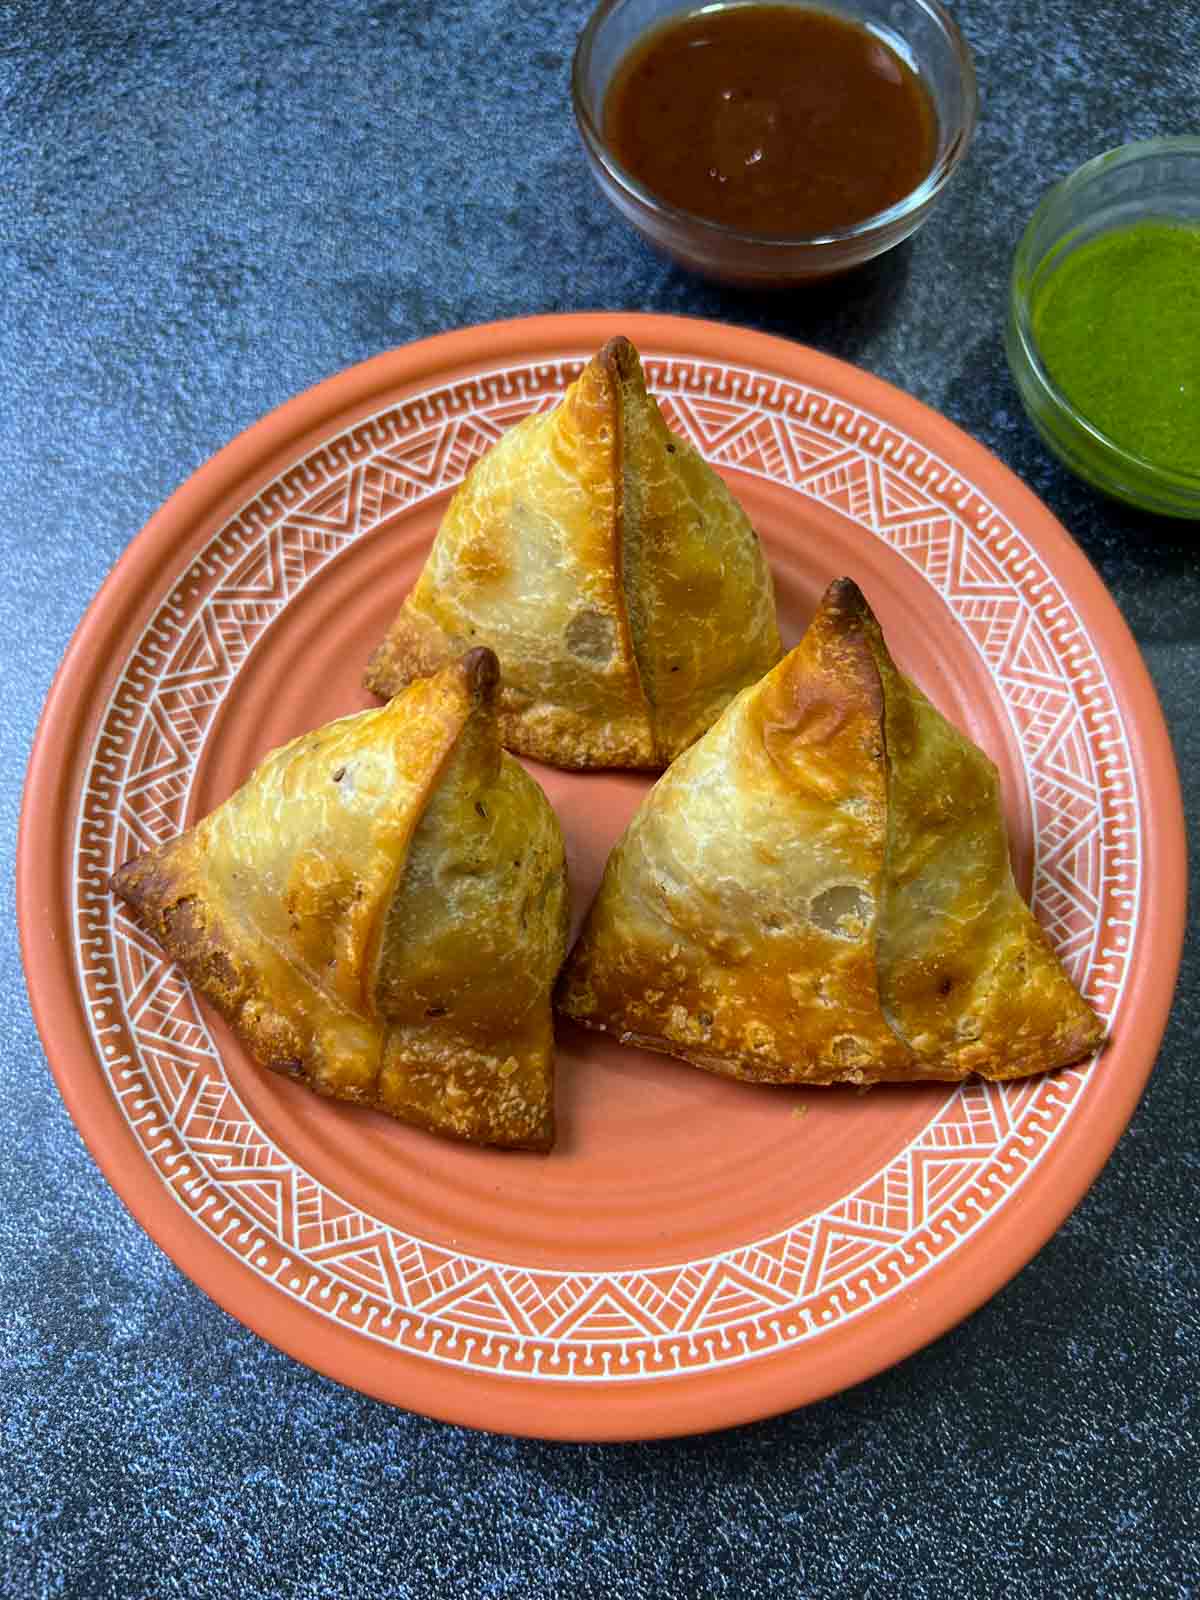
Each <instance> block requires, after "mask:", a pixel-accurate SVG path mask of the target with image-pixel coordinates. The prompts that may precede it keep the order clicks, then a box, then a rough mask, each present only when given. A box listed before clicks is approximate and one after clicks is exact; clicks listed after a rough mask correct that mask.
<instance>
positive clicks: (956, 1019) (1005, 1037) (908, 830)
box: [557, 579, 1103, 1084]
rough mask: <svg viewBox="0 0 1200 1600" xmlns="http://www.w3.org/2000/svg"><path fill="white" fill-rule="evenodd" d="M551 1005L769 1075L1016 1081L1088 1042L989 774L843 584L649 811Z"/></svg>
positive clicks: (720, 1067)
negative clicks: (1026, 896)
mask: <svg viewBox="0 0 1200 1600" xmlns="http://www.w3.org/2000/svg"><path fill="white" fill-rule="evenodd" d="M557 1003H558V1006H559V1008H560V1009H561V1010H562V1011H563V1012H565V1013H566V1015H567V1016H570V1017H574V1018H576V1019H577V1020H579V1021H580V1022H583V1023H586V1024H587V1025H588V1026H590V1027H594V1028H601V1029H605V1030H606V1031H608V1032H610V1033H612V1034H614V1035H616V1036H617V1037H618V1038H620V1039H621V1040H623V1041H625V1042H627V1043H633V1044H639V1045H644V1046H646V1047H648V1048H650V1049H653V1050H661V1051H665V1052H667V1053H668V1054H671V1055H677V1056H681V1057H683V1058H684V1059H686V1060H688V1061H691V1062H693V1063H695V1065H696V1066H699V1067H704V1068H707V1069H708V1070H709V1071H712V1072H718V1073H724V1074H726V1075H728V1076H730V1077H735V1078H746V1079H750V1080H753V1081H756V1082H771V1083H856V1084H870V1083H875V1082H877V1081H880V1080H892V1081H906V1080H915V1079H946V1080H955V1079H960V1078H965V1077H968V1076H970V1075H971V1074H975V1073H977V1074H980V1075H981V1076H983V1077H986V1078H1017V1077H1022V1076H1024V1075H1026V1074H1029V1073H1033V1072H1040V1071H1043V1070H1045V1069H1048V1068H1052V1067H1059V1066H1064V1065H1066V1064H1068V1063H1070V1062H1074V1061H1078V1060H1080V1059H1081V1058H1082V1057H1084V1056H1087V1055H1088V1054H1090V1053H1091V1052H1092V1051H1093V1050H1095V1049H1096V1048H1097V1046H1098V1045H1100V1044H1101V1043H1102V1039H1103V1033H1102V1029H1101V1026H1100V1024H1099V1022H1098V1021H1097V1019H1096V1017H1095V1016H1094V1015H1093V1014H1092V1012H1091V1010H1090V1009H1089V1007H1088V1006H1087V1005H1086V1003H1085V1002H1084V1001H1083V999H1082V998H1081V997H1080V995H1079V994H1078V992H1077V991H1076V989H1075V987H1074V985H1073V984H1072V982H1071V980H1070V978H1069V977H1068V976H1067V974H1066V972H1065V970H1064V969H1063V967H1062V964H1061V963H1060V961H1059V960H1058V957H1057V956H1056V955H1055V953H1054V951H1053V949H1052V948H1051V946H1050V944H1049V941H1048V940H1047V939H1046V937H1045V935H1044V934H1043V932H1042V931H1041V929H1040V928H1039V927H1038V925H1037V923H1036V922H1035V920H1034V918H1033V915H1032V913H1031V912H1030V910H1029V908H1028V907H1027V906H1026V905H1025V903H1024V901H1023V900H1022V899H1021V897H1020V894H1019V893H1018V891H1017V888H1016V885H1015V883H1014V881H1013V875H1012V868H1011V865H1010V862H1009V852H1008V842H1007V837H1006V834H1005V828H1004V821H1003V817H1002V814H1001V804H1000V790H999V782H998V776H997V772H996V769H995V767H994V766H993V765H992V763H991V761H989V760H988V758H987V756H985V755H984V754H983V752H982V751H980V750H978V749H977V748H976V747H975V746H974V745H973V744H972V743H971V742H970V741H969V740H968V739H966V738H964V737H963V735H962V734H960V733H958V732H956V730H955V729H954V728H952V727H951V726H950V724H949V723H948V722H947V721H946V720H945V718H944V717H942V716H941V714H940V713H939V712H938V711H936V710H935V709H934V707H933V706H932V705H931V704H930V703H929V701H928V700H927V699H926V698H925V696H924V695H923V694H922V693H921V692H920V690H919V689H917V688H916V687H915V686H914V685H913V684H912V683H910V682H909V681H908V680H907V679H906V678H905V677H903V676H902V674H901V673H900V672H899V671H898V670H897V668H896V666H895V664H894V663H893V661H892V659H891V656H890V655H889V654H888V650H887V646H886V644H885V643H884V640H883V636H882V634H881V632H880V630H879V626H878V624H877V622H876V621H875V618H874V617H873V615H872V614H871V611H870V609H869V608H868V606H867V604H866V601H865V600H864V599H863V597H862V595H861V594H860V593H859V591H858V589H857V588H856V587H855V586H854V584H853V583H851V582H850V581H849V580H846V579H843V580H841V581H840V582H838V583H835V584H833V585H832V587H831V588H830V589H829V590H828V592H827V593H826V595H825V598H824V600H823V601H822V603H821V606H820V609H819V610H818V612H817V614H816V617H815V618H814V620H813V622H812V625H811V626H810V628H809V629H808V632H807V633H806V634H805V635H804V638H803V639H802V640H801V642H800V644H799V645H798V646H797V647H796V648H795V649H794V650H793V651H792V652H791V653H790V654H789V655H788V656H786V657H785V659H784V660H783V661H782V662H780V664H779V665H778V666H777V667H776V668H775V669H774V671H773V672H771V673H770V674H769V675H768V676H767V677H766V678H764V679H763V680H762V682H761V683H759V684H757V685H755V686H754V687H753V688H751V689H747V690H746V691H745V692H744V693H742V694H741V695H739V697H738V698H737V699H736V700H735V701H734V702H733V704H732V705H731V706H730V707H729V709H728V710H727V711H726V712H725V714H724V715H723V716H722V717H721V719H720V720H719V721H718V722H717V724H716V726H715V727H713V728H712V729H711V730H710V731H709V733H707V734H706V735H705V737H704V738H703V739H701V740H700V741H699V743H697V744H695V745H693V746H692V748H691V749H690V750H688V751H687V752H686V753H685V754H684V755H683V756H681V757H680V759H679V760H678V761H677V762H676V763H675V764H674V766H672V767H671V768H670V770H669V771H668V772H667V773H666V774H665V776H664V777H662V778H661V779H660V780H659V782H658V783H657V784H656V785H655V787H654V788H653V789H652V790H651V792H650V794H649V795H648V796H647V797H646V800H645V801H644V803H643V805H642V807H641V809H640V810H639V812H638V813H637V815H636V816H635V817H634V819H633V821H632V822H631V823H630V825H629V828H628V830H627V832H626V833H625V835H624V837H623V838H622V840H621V841H620V843H619V844H618V846H617V848H616V849H615V850H614V851H613V854H612V856H611V857H610V859H609V862H608V866H607V869H606V871H605V874H604V879H603V882H602V884H601V887H600V891H599V894H598V896H597V898H596V901H595V903H594V905H593V906H592V909H591V912H590V914H589V916H588V919H587V922H586V924H585V926H584V929H583V932H582V935H581V937H580V939H579V942H578V944H577V945H576V947H575V949H574V951H573V952H572V955H571V957H570V959H569V961H568V963H567V966H566V968H565V970H564V973H563V976H562V978H561V980H560V985H559V989H558V998H557Z"/></svg>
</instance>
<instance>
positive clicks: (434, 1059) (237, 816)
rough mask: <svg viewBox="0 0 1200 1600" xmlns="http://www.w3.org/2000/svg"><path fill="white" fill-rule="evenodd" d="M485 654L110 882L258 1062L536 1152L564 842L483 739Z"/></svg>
mask: <svg viewBox="0 0 1200 1600" xmlns="http://www.w3.org/2000/svg"><path fill="white" fill-rule="evenodd" d="M498 686H499V677H498V667H497V663H496V659H495V656H494V655H493V654H492V652H491V651H489V650H484V649H479V650H474V651H471V652H470V653H469V654H467V655H466V656H464V657H463V658H462V659H461V660H460V661H458V662H455V663H453V664H452V665H450V666H449V667H447V668H445V669H443V670H442V671H441V672H440V673H438V674H437V675H436V676H434V677H432V678H427V679H422V680H420V681H418V682H417V683H414V684H413V686H412V687H411V688H410V689H409V690H407V691H406V692H405V693H404V694H402V695H399V696H397V697H396V698H395V699H394V700H393V701H392V702H391V703H390V704H389V705H387V706H385V707H382V708H381V709H380V710H377V711H368V712H362V713H359V714H358V715H356V716H351V717H344V718H342V719H340V720H339V721H337V722H333V723H329V724H327V725H326V726H325V727H323V728H320V729H317V730H316V731H315V732H314V733H311V734H305V735H304V736H303V737H301V738H300V739H297V740H294V741H293V742H292V743H291V744H289V745H286V746H285V747H283V749H281V750H277V751H275V752H273V753H272V754H271V755H269V756H268V757H267V758H266V760H265V761H264V762H263V763H262V765H261V766H260V767H259V768H258V769H257V771H256V772H255V773H254V774H253V775H252V776H251V777H250V779H249V780H248V781H247V782H246V784H245V785H243V787H242V788H241V789H239V790H238V791H237V793H236V794H234V795H233V796H231V798H230V799H229V800H228V801H226V802H225V804H224V805H222V806H220V807H219V808H218V809H217V810H216V811H214V812H213V813H211V814H210V815H209V816H208V817H206V818H204V819H203V821H201V822H200V823H198V824H197V825H196V826H195V827H194V828H192V829H191V830H189V831H188V832H187V833H185V834H183V835H181V836H180V837H179V838H177V839H173V840H171V841H170V842H169V843H167V844H165V845H162V846H160V847H159V848H157V849H155V850H151V851H149V852H147V853H146V854H145V855H143V856H139V857H137V858H136V859H135V860H133V861H130V862H128V863H126V865H125V866H123V867H121V868H120V870H119V871H118V872H116V873H114V874H113V878H112V887H113V889H114V891H115V892H116V893H117V894H118V895H120V896H121V898H122V899H123V900H124V901H125V902H126V903H127V905H128V906H129V907H130V909H131V910H132V912H133V914H134V916H135V918H136V919H137V921H138V922H139V923H140V924H141V925H142V927H143V928H144V929H145V930H146V931H147V932H148V933H149V934H150V935H151V936H152V937H153V938H154V939H155V940H156V941H157V942H158V943H159V944H160V945H161V946H162V948H163V949H164V950H165V951H166V952H167V953H168V955H170V956H171V957H172V958H173V959H174V960H175V961H177V962H178V963H179V965H180V966H181V967H182V969H183V971H184V972H185V974H186V975H187V978H188V980H189V982H190V983H191V984H192V985H193V987H194V988H195V989H196V990H197V991H198V992H199V993H200V994H202V995H203V996H204V997H205V998H206V999H207V1000H208V1001H209V1002H210V1003H211V1004H212V1005H213V1006H215V1007H216V1009H217V1010H218V1011H219V1012H220V1014H221V1015H222V1016H223V1017H224V1018H225V1020H226V1021H227V1022H228V1023H229V1024H230V1026H231V1027H232V1028H233V1029H234V1031H235V1033H236V1034H237V1035H238V1037H239V1038H240V1039H241V1041H242V1042H243V1044H244V1045H245V1046H246V1048H247V1049H248V1050H249V1051H250V1053H251V1054H252V1055H253V1056H254V1057H255V1058H256V1059H257V1060H258V1061H260V1062H261V1063H262V1064H263V1065H265V1066H268V1067H271V1068H273V1069H275V1070H276V1071H280V1072H285V1073H288V1074H291V1075H293V1076H296V1077H300V1078H303V1079H304V1080H305V1081H306V1082H307V1083H308V1084H309V1085H310V1086H311V1087H312V1088H313V1089H315V1090H316V1091H317V1093H319V1094H323V1095H327V1096H331V1097H332V1098H335V1099H340V1100H349V1101H352V1102H354V1103H356V1104H358V1105H368V1106H374V1107H375V1108H377V1109H378V1110H381V1111H385V1112H388V1113H390V1114H391V1115H393V1116H395V1117H398V1118H399V1119H401V1120H402V1121H405V1122H410V1123H413V1124H415V1125H416V1126H418V1127H422V1128H426V1129H428V1130H429V1131H430V1132H433V1133H439V1134H444V1135H447V1136H449V1137H452V1138H458V1139H465V1140H469V1141H472V1142H476V1143H487V1144H496V1145H502V1146H519V1147H525V1148H528V1149H534V1150H546V1149H549V1148H550V1145H551V1144H552V1142H553V1138H554V1108H553V1052H554V1041H553V1029H552V1020H551V1014H550V1003H549V996H550V987H551V984H552V983H553V980H554V975H555V973H556V972H557V970H558V968H559V966H560V965H561V962H562V956H563V953H564V950H565V946H566V927H567V892H566V869H565V864H564V854H563V844H562V835H561V832H560V830H559V827H558V823H557V820H556V818H555V817H554V814H553V811H552V810H551V808H550V805H549V802H548V801H547V800H546V797H545V795H544V794H543V793H542V791H541V789H540V788H539V787H538V786H537V784H536V783H535V782H534V781H533V779H532V778H530V777H529V776H528V774H527V773H526V772H525V771H524V770H523V769H522V768H521V766H520V765H519V763H517V762H516V761H514V760H513V759H512V758H511V757H510V756H508V755H505V754H504V753H503V752H502V751H501V749H500V746H499V739H498V735H497V728H496V716H495V709H494V707H495V698H496V693H497V689H498Z"/></svg>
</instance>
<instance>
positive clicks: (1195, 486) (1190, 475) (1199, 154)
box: [1008, 134, 1200, 514]
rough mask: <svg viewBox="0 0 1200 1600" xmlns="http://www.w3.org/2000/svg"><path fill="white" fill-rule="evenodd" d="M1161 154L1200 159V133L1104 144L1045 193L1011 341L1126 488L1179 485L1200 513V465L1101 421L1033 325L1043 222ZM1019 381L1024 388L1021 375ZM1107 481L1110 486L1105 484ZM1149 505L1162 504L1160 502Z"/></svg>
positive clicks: (1033, 221)
mask: <svg viewBox="0 0 1200 1600" xmlns="http://www.w3.org/2000/svg"><path fill="white" fill-rule="evenodd" d="M1161 155H1192V156H1195V157H1196V158H1197V161H1200V135H1197V134H1164V135H1161V136H1159V137H1156V138H1152V139H1135V140H1132V141H1130V142H1129V143H1127V144H1121V145H1114V146H1113V147H1112V148H1111V149H1108V150H1103V151H1101V152H1100V154H1099V155H1095V156H1090V157H1089V158H1088V160H1086V161H1084V162H1081V163H1080V165H1079V166H1078V167H1075V168H1074V169H1073V170H1072V171H1071V172H1069V173H1067V174H1066V175H1065V176H1063V177H1061V178H1059V179H1058V180H1057V182H1055V183H1053V184H1052V185H1051V186H1050V188H1049V189H1047V190H1046V192H1045V193H1044V194H1043V196H1042V198H1041V199H1040V200H1039V201H1038V204H1037V205H1036V206H1035V207H1034V209H1033V212H1032V213H1031V215H1030V217H1029V220H1028V222H1027V223H1026V224H1025V227H1024V229H1023V230H1022V233H1021V237H1020V240H1019V241H1018V243H1017V248H1016V250H1015V252H1014V254H1013V262H1012V270H1011V272H1010V275H1009V296H1008V302H1009V326H1010V331H1011V333H1012V336H1013V337H1012V338H1011V339H1010V341H1009V362H1010V365H1011V364H1012V358H1013V355H1014V353H1017V354H1019V357H1020V360H1021V362H1022V364H1023V366H1024V368H1025V377H1026V379H1027V381H1029V382H1031V383H1032V384H1033V385H1034V386H1035V387H1036V388H1037V389H1038V391H1039V393H1040V396H1041V397H1042V398H1043V399H1044V400H1046V401H1048V402H1049V403H1050V404H1051V405H1052V406H1053V407H1054V410H1055V411H1056V412H1057V413H1058V415H1059V416H1061V417H1062V418H1063V419H1064V420H1065V421H1066V422H1068V423H1069V424H1070V425H1071V426H1072V427H1073V428H1074V429H1076V430H1077V432H1078V433H1079V434H1081V435H1082V436H1083V438H1084V439H1085V441H1086V442H1087V443H1088V444H1089V445H1091V446H1092V448H1093V449H1094V450H1095V451H1096V452H1097V453H1098V454H1099V455H1100V457H1101V458H1102V459H1103V460H1104V462H1105V464H1106V465H1108V466H1110V467H1113V468H1115V469H1117V470H1119V471H1121V474H1122V475H1121V478H1120V479H1119V483H1120V488H1121V491H1122V492H1123V493H1125V494H1128V495H1129V496H1136V493H1137V489H1138V487H1139V480H1144V481H1145V482H1147V484H1149V485H1152V486H1153V487H1154V488H1156V489H1169V490H1176V491H1179V492H1181V493H1182V494H1184V495H1186V496H1189V497H1192V498H1193V499H1194V500H1195V502H1196V505H1195V510H1196V513H1197V514H1200V471H1196V472H1191V471H1189V470H1188V469H1186V468H1178V467H1169V466H1165V465H1163V464H1162V463H1161V462H1157V461H1151V460H1150V459H1149V458H1148V457H1146V456H1143V455H1139V454H1138V452H1137V451H1135V450H1130V449H1129V448H1128V447H1127V446H1125V445H1123V444H1121V443H1119V441H1117V440H1116V439H1114V438H1113V437H1112V435H1111V434H1108V433H1105V432H1104V430H1103V429H1102V428H1099V427H1097V426H1096V424H1095V423H1094V422H1092V420H1091V419H1090V418H1089V417H1088V416H1087V414H1086V413H1085V412H1083V411H1081V410H1080V409H1079V407H1078V406H1077V405H1075V403H1074V402H1073V401H1072V400H1071V399H1070V397H1069V396H1068V395H1067V394H1066V393H1065V392H1064V391H1063V389H1061V388H1060V387H1059V385H1058V384H1057V383H1056V382H1055V381H1054V379H1053V378H1052V377H1051V375H1050V372H1049V370H1048V369H1047V367H1046V364H1045V362H1044V361H1043V360H1042V353H1041V349H1040V347H1039V345H1038V342H1037V338H1036V335H1035V333H1034V329H1033V317H1032V296H1031V294H1030V292H1029V286H1030V285H1031V284H1032V281H1033V278H1034V275H1035V273H1036V271H1037V270H1038V268H1039V267H1040V266H1041V265H1042V263H1043V261H1044V260H1045V259H1046V258H1047V257H1048V255H1049V253H1050V252H1049V251H1045V252H1042V253H1041V254H1040V255H1039V256H1038V258H1037V259H1036V260H1035V259H1034V244H1033V240H1034V235H1035V234H1036V232H1037V230H1038V227H1039V226H1040V225H1041V224H1042V223H1043V222H1044V221H1045V219H1046V218H1047V217H1048V216H1050V215H1051V214H1052V213H1053V212H1054V211H1056V210H1057V209H1058V207H1059V206H1061V205H1062V203H1063V202H1064V201H1065V200H1066V199H1067V198H1068V196H1069V195H1072V194H1075V193H1077V192H1078V190H1080V189H1082V188H1085V187H1086V186H1087V185H1088V184H1089V183H1091V182H1092V180H1093V179H1094V178H1097V177H1099V176H1100V174H1101V173H1102V172H1110V171H1112V169H1113V168H1115V167H1121V166H1132V165H1135V164H1136V163H1137V162H1139V161H1144V160H1147V159H1150V158H1153V157H1155V156H1161ZM1153 215H1157V213H1155V212H1153V210H1152V208H1151V205H1150V204H1147V207H1146V211H1145V216H1146V217H1150V216H1153ZM1134 220H1135V221H1137V220H1142V218H1140V217H1138V218H1135V219H1134ZM1129 225H1131V224H1127V223H1122V224H1118V226H1129ZM1183 225H1184V226H1186V225H1187V224H1183ZM1198 226H1200V224H1198ZM1066 237H1069V235H1064V238H1066ZM1061 242H1062V241H1061V240H1059V241H1056V245H1057V244H1061ZM1014 376H1016V375H1015V374H1014ZM1017 387H1018V391H1020V389H1021V384H1020V382H1019V381H1018V385H1017ZM1072 470H1073V471H1076V472H1079V475H1080V476H1083V477H1087V476H1088V474H1087V473H1086V472H1083V471H1080V469H1079V468H1077V467H1073V468H1072ZM1101 487H1108V486H1107V485H1104V484H1102V485H1101ZM1148 509H1155V510H1158V509H1161V508H1160V507H1157V506H1156V507H1148Z"/></svg>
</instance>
